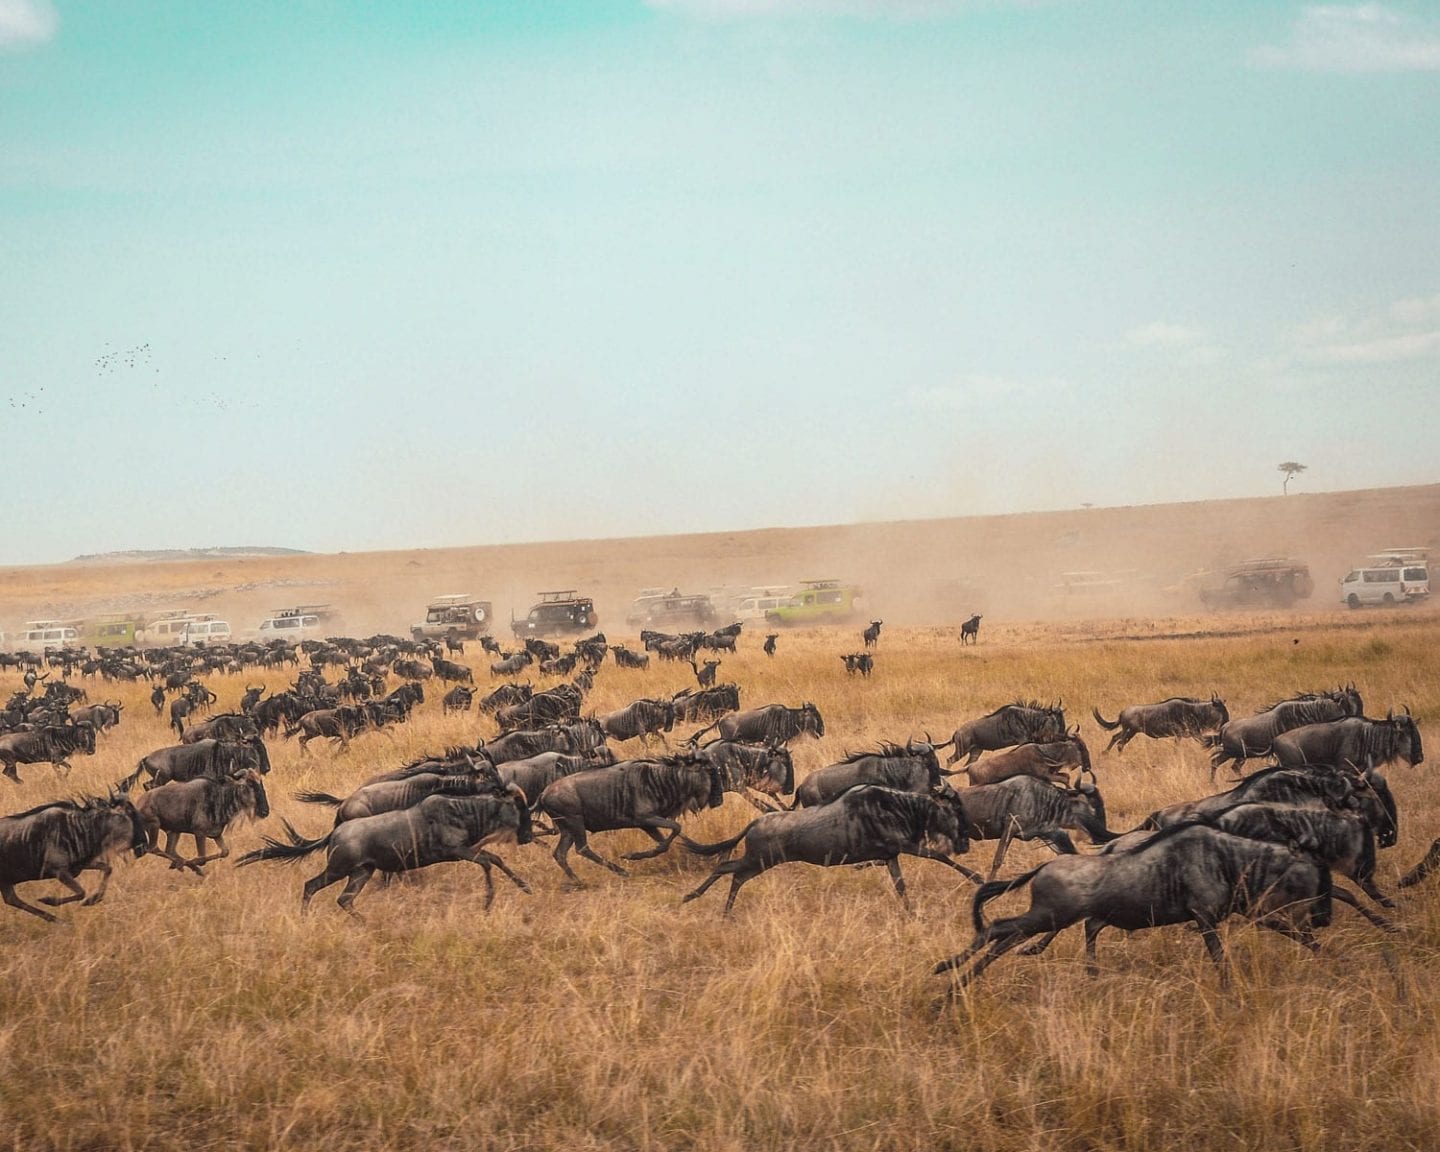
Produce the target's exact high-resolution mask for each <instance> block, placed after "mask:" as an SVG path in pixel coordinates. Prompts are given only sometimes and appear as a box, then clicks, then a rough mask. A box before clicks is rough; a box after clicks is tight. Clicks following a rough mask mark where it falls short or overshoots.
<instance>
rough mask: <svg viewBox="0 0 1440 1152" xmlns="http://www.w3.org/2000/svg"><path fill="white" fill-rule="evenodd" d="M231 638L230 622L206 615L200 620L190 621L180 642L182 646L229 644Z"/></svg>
mask: <svg viewBox="0 0 1440 1152" xmlns="http://www.w3.org/2000/svg"><path fill="white" fill-rule="evenodd" d="M230 637H231V632H230V622H229V621H228V620H218V619H216V618H215V617H214V616H209V615H206V616H202V617H200V618H199V619H198V620H190V621H188V622H187V623H186V625H185V631H184V633H183V634H182V635H181V637H180V639H179V641H178V642H179V643H181V644H228V643H229V642H230Z"/></svg>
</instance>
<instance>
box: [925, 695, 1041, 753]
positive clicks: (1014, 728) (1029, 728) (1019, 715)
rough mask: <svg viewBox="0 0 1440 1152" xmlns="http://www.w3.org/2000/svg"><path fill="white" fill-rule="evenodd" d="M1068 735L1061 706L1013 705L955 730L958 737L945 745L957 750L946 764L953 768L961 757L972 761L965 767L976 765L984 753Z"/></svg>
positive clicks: (1006, 705)
mask: <svg viewBox="0 0 1440 1152" xmlns="http://www.w3.org/2000/svg"><path fill="white" fill-rule="evenodd" d="M1067 734H1068V729H1067V728H1066V726H1065V709H1064V708H1063V707H1062V705H1061V703H1058V702H1057V703H1056V704H1054V705H1052V706H1050V707H1049V708H1046V707H1045V706H1044V705H1042V704H1037V703H1035V702H1033V701H1031V702H1029V703H1026V702H1025V701H1021V700H1017V701H1016V702H1015V703H1013V704H1002V705H1001V706H1000V707H999V708H997V709H995V711H993V712H991V713H989V714H987V715H985V716H982V717H980V719H978V720H971V721H969V722H968V723H965V724H962V725H960V727H959V728H957V729H955V735H954V736H952V737H951V738H950V740H948V741H947V742H946V743H949V744H953V745H954V746H955V750H954V751H953V752H951V754H950V758H949V759H948V760H946V761H945V763H946V764H954V763H955V762H956V761H957V760H959V759H961V758H962V757H969V759H968V760H966V763H967V764H973V763H975V761H976V760H978V759H980V753H981V752H998V751H999V750H1000V749H1001V748H1013V747H1014V746H1015V745H1016V744H1044V743H1045V742H1046V741H1049V740H1064V739H1065V737H1066V735H1067ZM941 747H944V745H941Z"/></svg>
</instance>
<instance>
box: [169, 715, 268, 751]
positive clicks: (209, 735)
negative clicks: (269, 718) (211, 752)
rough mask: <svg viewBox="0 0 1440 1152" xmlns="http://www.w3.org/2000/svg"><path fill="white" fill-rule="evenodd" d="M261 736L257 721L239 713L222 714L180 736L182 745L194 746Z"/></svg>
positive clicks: (203, 721) (191, 727) (202, 722)
mask: <svg viewBox="0 0 1440 1152" xmlns="http://www.w3.org/2000/svg"><path fill="white" fill-rule="evenodd" d="M259 735H260V727H259V725H258V724H256V723H255V721H254V720H253V719H252V718H251V717H249V716H246V715H244V714H243V713H239V712H222V713H220V715H218V716H212V717H210V719H208V720H202V721H201V722H200V723H199V724H192V725H191V726H190V727H189V728H187V729H185V731H184V732H183V733H182V734H181V736H180V743H182V744H194V743H195V742H196V741H199V740H249V739H250V738H251V737H252V736H259Z"/></svg>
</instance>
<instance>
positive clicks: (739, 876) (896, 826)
mask: <svg viewBox="0 0 1440 1152" xmlns="http://www.w3.org/2000/svg"><path fill="white" fill-rule="evenodd" d="M742 841H743V842H744V844H745V854H744V855H743V856H742V857H740V859H738V860H727V861H725V862H724V863H723V864H721V865H720V866H719V867H717V868H716V869H715V871H714V872H712V873H710V875H709V876H708V877H706V879H705V881H704V882H703V883H702V884H701V885H700V887H698V888H696V889H695V890H694V891H693V892H690V893H687V894H686V896H685V897H684V898H683V900H682V901H681V903H689V902H690V901H691V900H694V899H697V898H698V897H700V896H703V895H704V894H705V893H706V892H707V891H708V890H709V889H710V887H711V885H713V884H714V883H715V882H716V881H717V880H719V879H720V878H721V877H723V876H729V877H730V893H729V895H728V896H727V897H726V898H725V909H724V912H723V913H722V915H725V916H728V915H729V914H730V909H731V907H732V906H733V905H734V903H735V896H736V894H737V893H739V891H740V886H741V885H742V884H745V883H746V882H747V881H750V880H753V879H755V877H756V876H759V875H760V874H761V873H762V872H765V871H766V870H768V869H770V868H773V867H775V866H776V865H777V864H786V863H791V862H798V863H804V864H817V865H819V866H821V867H825V868H830V867H834V866H836V865H839V864H867V863H871V862H883V863H884V864H885V865H886V867H887V868H888V869H889V872H890V879H891V880H892V881H893V882H894V885H895V893H896V895H897V896H899V897H900V902H901V903H902V904H903V905H904V906H905V907H906V908H909V907H910V901H909V898H908V897H907V896H906V894H905V877H904V876H903V875H901V872H900V857H901V856H902V855H905V856H918V857H920V858H921V859H924V860H938V861H939V862H940V863H942V864H944V865H946V866H947V867H950V868H953V869H955V870H956V871H957V872H960V873H962V874H964V875H966V876H967V878H970V879H973V880H978V879H979V878H978V877H977V876H976V875H975V874H974V873H973V872H971V871H970V870H969V869H968V868H965V867H962V866H961V865H959V864H956V863H955V861H953V860H951V859H950V857H951V856H952V855H959V854H961V853H964V852H966V851H968V849H969V847H970V845H969V841H968V840H967V839H966V837H965V815H964V811H963V808H962V801H961V800H960V798H959V797H958V796H957V795H956V794H955V792H954V791H953V790H947V792H946V793H945V794H943V795H939V796H932V795H928V794H926V795H921V794H918V793H915V792H907V791H901V790H898V789H894V788H884V787H881V786H879V785H875V784H863V785H859V786H857V787H855V788H851V789H850V790H849V791H847V792H845V793H844V794H843V795H842V796H840V797H838V798H837V799H836V800H835V801H834V802H833V803H830V804H824V805H821V806H820V807H817V808H806V809H803V810H800V811H794V812H769V813H766V814H765V815H763V816H757V817H756V818H755V819H754V820H752V821H751V822H750V823H749V824H747V825H746V826H745V828H744V829H743V830H742V831H741V832H740V833H739V834H737V835H735V836H732V837H730V839H728V840H721V841H719V842H717V843H714V844H697V843H695V842H694V841H692V840H690V839H688V838H682V839H681V843H682V844H683V845H684V847H685V849H686V851H688V852H692V853H694V854H695V855H697V856H718V855H720V854H721V853H728V852H731V851H733V850H734V849H735V848H736V847H737V846H738V845H739V844H740V843H741V842H742Z"/></svg>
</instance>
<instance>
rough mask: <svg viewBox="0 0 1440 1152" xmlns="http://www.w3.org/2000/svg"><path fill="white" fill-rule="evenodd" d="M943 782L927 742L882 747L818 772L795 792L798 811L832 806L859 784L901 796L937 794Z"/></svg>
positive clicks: (856, 755)
mask: <svg viewBox="0 0 1440 1152" xmlns="http://www.w3.org/2000/svg"><path fill="white" fill-rule="evenodd" d="M943 783H944V779H943V777H942V776H941V774H940V760H939V758H938V757H937V756H936V755H935V749H934V748H933V747H931V746H930V745H929V744H926V743H924V742H916V741H913V740H911V741H907V742H906V743H905V745H904V747H901V746H900V745H899V744H881V745H880V751H878V752H856V753H855V754H854V755H852V756H849V757H847V758H846V759H844V760H841V761H839V762H838V763H836V764H828V765H826V766H825V767H824V768H817V769H816V770H815V771H814V772H812V773H810V775H809V776H807V777H805V779H804V780H803V781H802V782H801V783H800V786H799V787H798V788H796V789H795V803H794V805H793V807H795V808H813V807H815V806H816V805H820V804H829V803H831V802H832V801H834V800H836V799H838V798H839V797H840V796H843V795H844V794H845V793H846V792H848V791H849V790H850V789H851V788H854V787H855V786H856V785H858V784H879V785H882V786H884V787H886V788H894V789H897V790H899V791H902V792H935V791H938V790H939V788H940V786H941V784H943Z"/></svg>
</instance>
